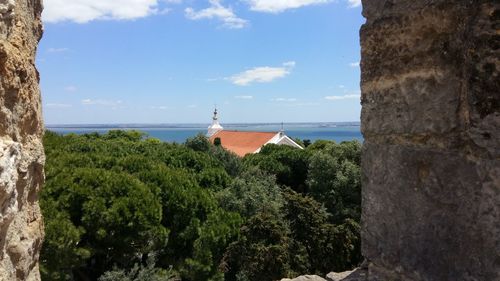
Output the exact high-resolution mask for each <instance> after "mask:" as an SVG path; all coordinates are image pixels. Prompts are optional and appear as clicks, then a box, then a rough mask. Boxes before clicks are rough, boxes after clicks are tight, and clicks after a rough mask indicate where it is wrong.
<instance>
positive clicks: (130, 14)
mask: <svg viewBox="0 0 500 281" xmlns="http://www.w3.org/2000/svg"><path fill="white" fill-rule="evenodd" d="M159 2H160V1H159V0H44V7H45V8H44V11H43V20H44V22H50V23H56V22H62V21H73V22H76V23H86V22H89V21H93V20H131V19H138V18H143V17H147V16H149V15H153V14H157V13H162V11H160V10H159Z"/></svg>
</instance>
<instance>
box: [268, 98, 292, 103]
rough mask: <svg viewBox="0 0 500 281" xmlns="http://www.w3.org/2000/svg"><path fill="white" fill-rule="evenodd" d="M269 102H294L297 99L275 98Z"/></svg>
mask: <svg viewBox="0 0 500 281" xmlns="http://www.w3.org/2000/svg"><path fill="white" fill-rule="evenodd" d="M271 101H275V102H296V101H297V99H296V98H275V99H272V100H271Z"/></svg>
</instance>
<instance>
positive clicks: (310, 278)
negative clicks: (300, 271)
mask: <svg viewBox="0 0 500 281" xmlns="http://www.w3.org/2000/svg"><path fill="white" fill-rule="evenodd" d="M281 281H326V280H325V279H324V278H322V277H319V276H318V275H304V276H299V277H297V278H294V279H288V278H284V279H281Z"/></svg>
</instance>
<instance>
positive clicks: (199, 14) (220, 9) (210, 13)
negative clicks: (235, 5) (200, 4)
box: [184, 0, 248, 29]
mask: <svg viewBox="0 0 500 281" xmlns="http://www.w3.org/2000/svg"><path fill="white" fill-rule="evenodd" d="M209 2H210V7H209V8H206V9H203V10H199V11H195V10H194V9H193V8H191V7H189V8H186V9H185V10H184V11H185V13H186V17H187V18H188V19H190V20H202V19H218V20H220V21H222V22H223V24H222V26H223V27H226V28H231V29H239V28H244V27H245V26H247V25H248V21H247V20H244V19H242V18H239V17H238V16H236V15H235V14H234V12H233V10H232V9H231V8H226V7H224V6H222V4H221V3H220V2H221V0H209Z"/></svg>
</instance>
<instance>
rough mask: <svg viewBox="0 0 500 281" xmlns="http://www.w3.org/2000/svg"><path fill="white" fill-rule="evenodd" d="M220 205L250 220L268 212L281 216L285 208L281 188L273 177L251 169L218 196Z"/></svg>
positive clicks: (256, 169) (254, 168)
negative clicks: (260, 213)
mask: <svg viewBox="0 0 500 281" xmlns="http://www.w3.org/2000/svg"><path fill="white" fill-rule="evenodd" d="M218 199H219V204H220V205H221V206H222V207H223V208H224V209H226V210H228V211H233V212H237V213H239V214H240V215H241V216H243V217H245V218H250V217H252V216H254V215H256V214H257V213H258V212H262V211H266V212H268V213H271V214H275V215H279V214H280V209H281V207H282V206H283V199H282V195H281V190H280V188H279V187H278V186H277V185H276V181H275V179H274V177H273V176H270V175H268V174H266V173H265V172H263V171H261V170H259V169H258V168H256V167H251V168H249V169H248V170H246V171H245V172H243V174H242V175H240V176H239V177H237V178H235V179H234V180H233V182H232V183H231V185H230V186H229V187H227V188H226V189H224V190H222V191H221V192H219V194H218Z"/></svg>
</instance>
